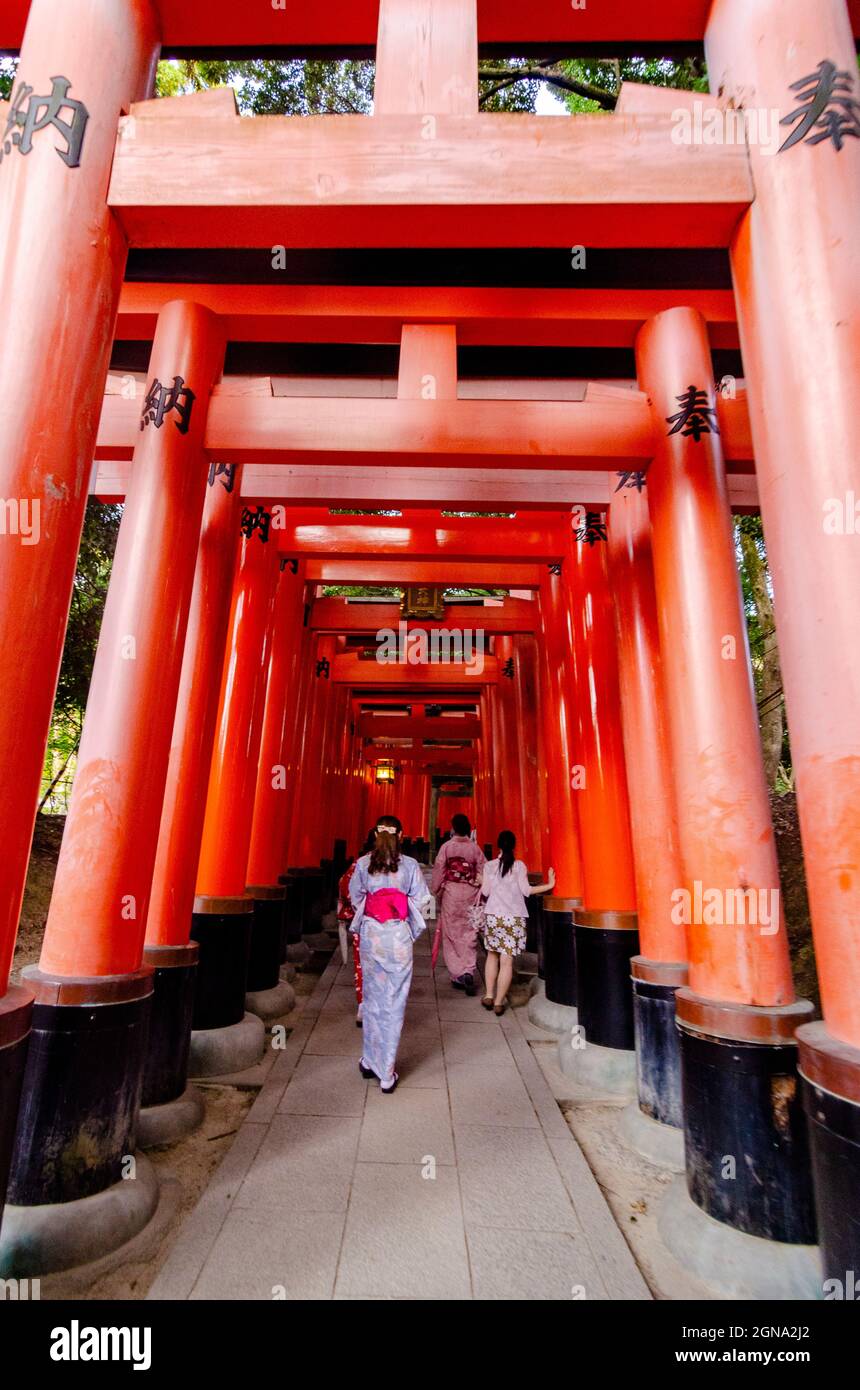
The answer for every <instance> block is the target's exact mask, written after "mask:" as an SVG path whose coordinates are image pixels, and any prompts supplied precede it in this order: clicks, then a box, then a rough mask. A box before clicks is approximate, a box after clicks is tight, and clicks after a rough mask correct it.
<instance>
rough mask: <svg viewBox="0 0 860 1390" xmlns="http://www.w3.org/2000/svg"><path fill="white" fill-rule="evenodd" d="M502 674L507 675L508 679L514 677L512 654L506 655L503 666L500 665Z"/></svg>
mask: <svg viewBox="0 0 860 1390" xmlns="http://www.w3.org/2000/svg"><path fill="white" fill-rule="evenodd" d="M502 675H503V676H507V678H508V680H513V678H514V658H513V657H512V656H509V657H508V659H507V661H506V662H505V664H504V666H503V667H502Z"/></svg>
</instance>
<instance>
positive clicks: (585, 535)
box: [574, 512, 606, 546]
mask: <svg viewBox="0 0 860 1390" xmlns="http://www.w3.org/2000/svg"><path fill="white" fill-rule="evenodd" d="M574 535H575V536H576V539H577V540H578V541H583V542H584V543H585V544H586V545H588V546H592V545H595V544H596V542H597V541H605V540H606V522H605V521H604V519H603V517H602V516H601V514H600V512H586V513H585V525H584V526H580V528H579V530H578V531H575V532H574Z"/></svg>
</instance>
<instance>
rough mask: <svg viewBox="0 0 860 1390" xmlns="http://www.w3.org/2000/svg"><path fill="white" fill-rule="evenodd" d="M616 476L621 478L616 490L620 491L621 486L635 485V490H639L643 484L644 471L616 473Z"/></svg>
mask: <svg viewBox="0 0 860 1390" xmlns="http://www.w3.org/2000/svg"><path fill="white" fill-rule="evenodd" d="M616 476H617V477H619V478H620V479H621V481H620V483H619V484H618V486H617V488H616V489H615V491H616V492H620V491H621V489H622V488H623V487H635V489H636V491H637V492H641V491H642V489H643V487H644V486H645V474H644V473H618V474H617V475H616Z"/></svg>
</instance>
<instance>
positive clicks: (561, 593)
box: [530, 557, 584, 1032]
mask: <svg viewBox="0 0 860 1390" xmlns="http://www.w3.org/2000/svg"><path fill="white" fill-rule="evenodd" d="M564 563H565V564H567V565H569V564H570V563H571V562H570V559H569V557H568V558H566V559H565V561H564ZM561 569H562V566H560V565H551V566H549V567H548V569H547V572H546V575H545V577H544V580H543V583H542V584H541V591H540V606H541V626H542V629H543V633H542V636H543V666H542V671H541V711H540V713H541V736H542V737H541V743H542V749H543V767H542V769H541V771H542V775H543V779H544V785H545V787H546V800H547V810H548V818H549V832H550V839H549V853H550V855H551V859H550V863H549V864H544V872H546V870H547V869H548V868H549V867H550V865H552V867H553V868H554V869H555V871H556V886H555V892H554V893H553V894H551V895H550V894H548V895H547V896H546V897H544V898H543V900H542V903H541V907H542V914H541V925H542V929H543V934H542V940H541V944H540V952H539V954H540V970H541V972H542V978H543V980H544V983H545V1000H544V1002H545V1003H548V1004H549V1005H552V1006H554V1007H553V1008H552V1009H551V1010H550V1011H549V1015H548V1017H547V1019H546V1021H547V1022H548V1023H550V1024H552V1025H553V1026H557V1031H559V1032H565V1031H567V1029H568V1028H569V1027H570V1026H572V1024H573V1023H574V1022H575V1017H574V1015H573V1013H572V1010H573V1009H574V1008H575V1006H576V995H577V984H576V954H575V936H574V926H573V913H574V911H575V910H576V909H578V908H581V907H582V904H583V895H584V885H583V872H582V859H581V854H580V841H579V823H578V819H577V805H576V797H577V795H578V793H577V791H576V790H574V788H575V785H576V769H577V765H578V764H579V762H580V754H579V748H578V746H577V742H578V739H577V735H578V723H579V715H578V711H577V690H576V684H575V678H574V671H573V664H572V648H573V632H572V628H571V614H570V608H569V605H568V599H567V594H566V590H565V582H564V580H563V579H562V575H561ZM536 1007H537V1006H536ZM530 1013H532V1014H534V1011H533V1010H532V1009H531V1007H530ZM534 1018H535V1021H536V1022H538V1023H540V1024H541V1025H542V1024H543V1019H542V1018H538V1017H537V1015H536V1014H535V1015H534Z"/></svg>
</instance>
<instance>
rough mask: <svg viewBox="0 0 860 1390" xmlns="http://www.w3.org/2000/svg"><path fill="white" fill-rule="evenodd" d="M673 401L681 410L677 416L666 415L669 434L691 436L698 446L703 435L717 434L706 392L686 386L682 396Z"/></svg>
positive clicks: (712, 411)
mask: <svg viewBox="0 0 860 1390" xmlns="http://www.w3.org/2000/svg"><path fill="white" fill-rule="evenodd" d="M675 400H676V401H677V402H678V403H679V405H680V407H681V409H680V410H679V411H678V413H677V415H667V416H666V423H667V424H668V425H671V426H672V428H671V429H670V430H669V434H670V435H671V434H683V435H685V436H686V435H692V436H693V438H694V439H695V441H696V443H697V444H698V442H699V440H700V439H701V437H702V435H703V434H711V433H713V434H719V432H720V428H719V425H718V424H717V412H716V410H715V409H713V408H712V407H711V406H709V405H708V393H707V391H700V390H699V388H698V387H696V386H688V387H687V389H686V391H685V392H684V394H683V395H682V396H676V397H675Z"/></svg>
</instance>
